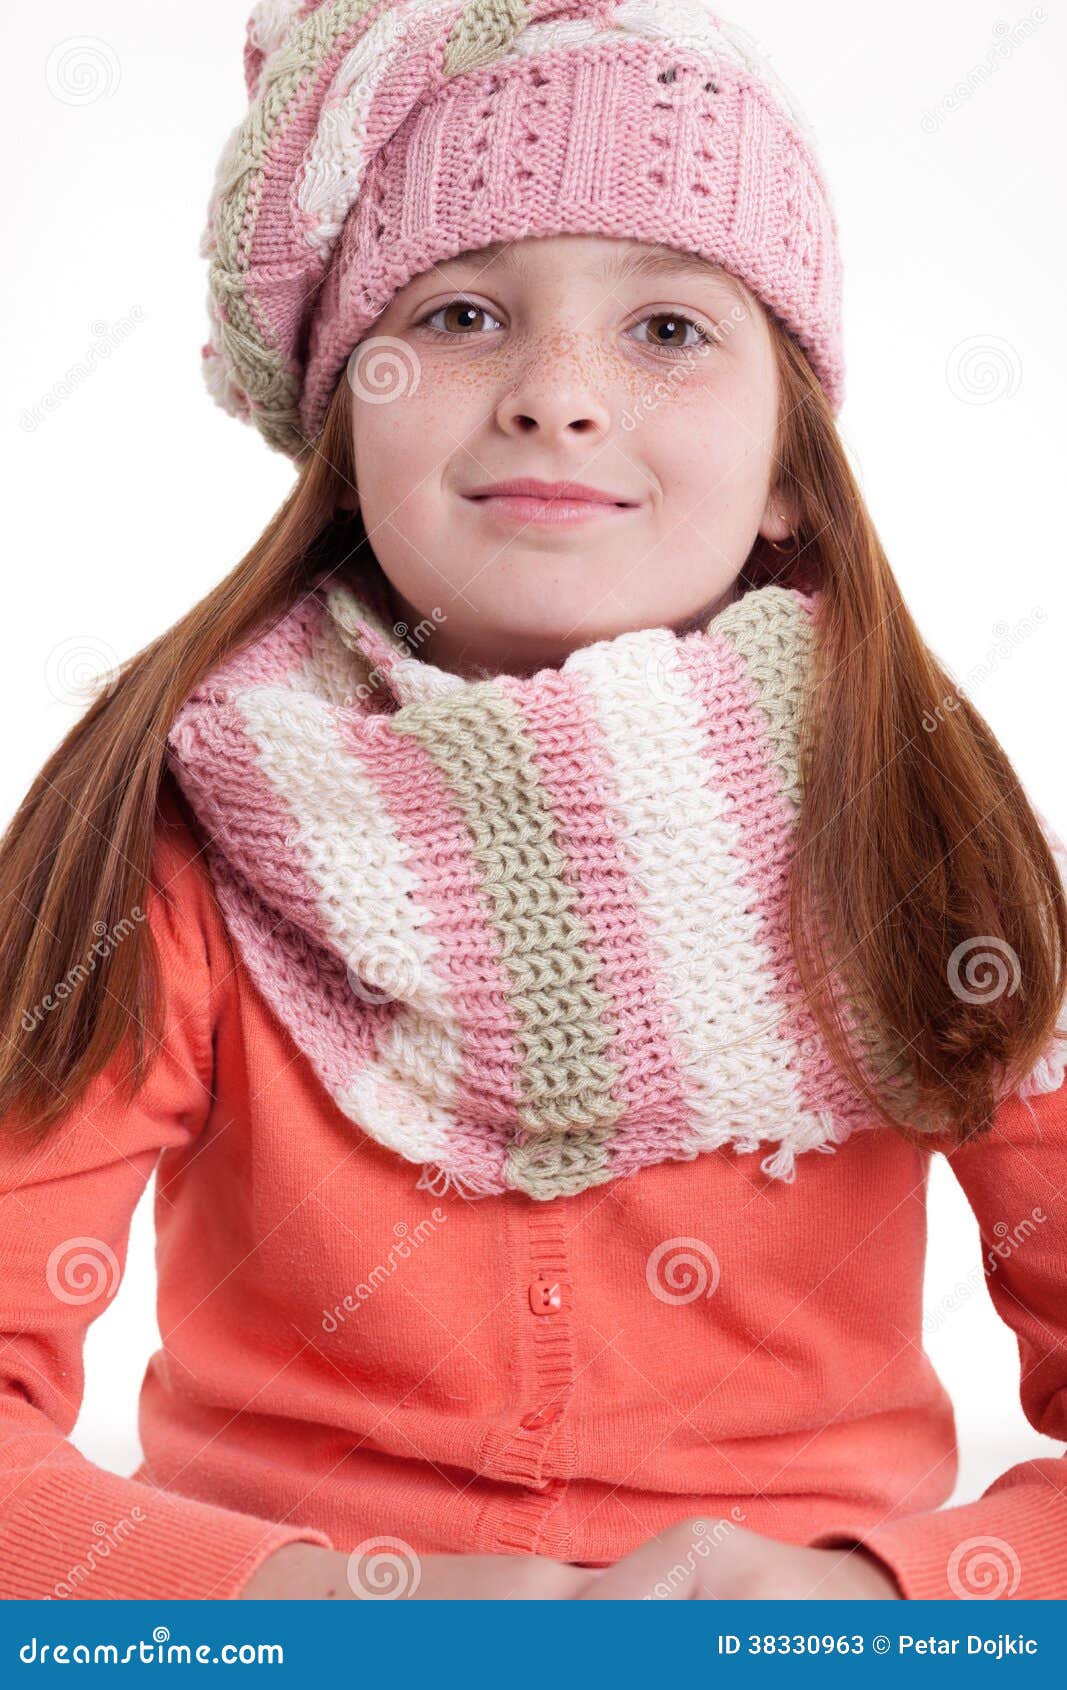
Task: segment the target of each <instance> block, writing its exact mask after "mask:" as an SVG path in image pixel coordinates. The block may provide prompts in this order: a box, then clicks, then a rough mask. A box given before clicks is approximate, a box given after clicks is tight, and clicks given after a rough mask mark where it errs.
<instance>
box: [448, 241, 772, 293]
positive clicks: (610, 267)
mask: <svg viewBox="0 0 1067 1690" xmlns="http://www.w3.org/2000/svg"><path fill="white" fill-rule="evenodd" d="M497 259H499V260H500V262H501V263H502V264H503V265H505V266H506V267H507V268H508V269H509V270H511V271H512V272H513V274H515V275H516V276H518V277H519V278H520V279H525V278H526V277H527V275H528V267H527V265H526V260H525V254H524V253H523V250H522V247H521V245H520V244H519V243H517V242H515V241H494V242H493V243H492V244H491V245H490V246H483V247H470V248H468V249H467V250H466V251H465V252H457V253H456V254H455V255H454V256H453V257H452V258H447V259H440V260H439V261H438V263H437V264H436V265H435V266H434V268H435V269H444V267H445V266H446V265H448V264H476V265H478V266H479V268H481V269H488V267H489V265H490V264H492V263H493V262H494V261H495V260H497ZM597 275H598V277H599V279H600V280H601V281H604V282H614V281H626V280H628V279H629V278H631V277H636V278H643V277H652V276H677V277H679V278H681V277H686V278H688V279H690V280H693V281H700V282H704V283H705V284H706V283H709V282H710V283H713V284H714V283H718V285H719V286H720V287H724V288H725V289H726V290H727V291H728V292H729V293H731V294H732V295H733V296H734V297H735V298H736V299H739V300H742V301H743V300H744V297H745V295H744V289H743V287H742V284H741V283H740V282H739V281H738V279H737V277H736V276H733V275H731V274H730V272H729V270H726V269H724V268H723V266H722V265H721V264H713V263H711V262H710V261H708V260H705V259H703V258H699V257H697V255H696V253H692V252H682V251H675V249H674V248H673V247H657V248H655V249H653V250H652V251H650V252H640V253H633V252H628V251H627V250H626V249H625V248H621V249H619V250H617V251H614V252H612V253H610V254H605V256H604V260H603V262H602V263H601V264H600V266H599V267H598V270H597Z"/></svg>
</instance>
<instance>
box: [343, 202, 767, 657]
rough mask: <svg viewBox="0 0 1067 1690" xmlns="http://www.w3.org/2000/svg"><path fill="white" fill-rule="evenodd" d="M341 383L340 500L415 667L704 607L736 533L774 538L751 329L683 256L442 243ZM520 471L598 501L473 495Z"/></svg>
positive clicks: (745, 303) (633, 244)
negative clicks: (350, 486)
mask: <svg viewBox="0 0 1067 1690" xmlns="http://www.w3.org/2000/svg"><path fill="white" fill-rule="evenodd" d="M348 380H349V385H350V388H351V401H350V404H351V418H352V447H353V458H354V463H355V473H356V486H357V488H358V495H357V494H355V493H353V494H352V495H351V498H350V500H349V501H348V502H349V503H350V504H354V503H355V502H356V498H357V497H358V501H359V504H360V507H361V510H362V515H363V520H364V523H365V526H366V529H367V534H368V537H369V539H370V543H371V546H372V548H373V551H374V554H375V556H376V558H377V559H378V562H379V563H380V565H381V568H382V571H383V573H384V574H385V576H386V577H387V579H388V582H389V584H390V588H391V596H392V599H393V604H394V608H395V610H396V612H397V615H398V617H401V618H403V619H404V620H405V621H407V622H408V623H409V624H411V625H414V624H417V623H418V622H420V621H421V620H422V618H423V617H425V616H427V615H429V614H430V613H431V612H432V611H435V610H436V612H437V617H436V630H437V631H436V632H435V634H434V636H433V643H432V649H431V650H429V651H428V652H427V656H428V657H429V658H430V659H431V661H433V662H435V663H437V664H439V665H440V666H441V667H442V668H446V669H451V670H454V671H455V672H457V673H466V672H470V673H473V672H474V671H475V669H476V668H478V667H483V668H488V669H490V670H492V671H500V670H507V671H511V672H515V673H521V672H531V671H532V670H534V669H535V668H538V667H542V666H548V665H554V664H557V663H558V662H560V661H562V659H563V658H564V657H565V656H566V654H567V653H568V652H569V651H572V650H574V649H575V648H577V647H579V646H582V645H586V644H588V643H589V642H590V641H592V640H597V639H605V638H611V637H613V636H615V635H616V634H619V633H623V632H627V631H630V630H633V629H638V628H645V627H656V626H671V627H674V628H677V629H682V628H683V627H686V626H688V625H689V624H690V623H691V622H693V623H695V622H696V621H698V620H699V619H700V618H701V617H703V618H704V619H705V620H706V619H707V618H708V617H710V616H711V615H713V614H714V613H715V611H716V610H717V609H719V608H721V606H722V605H723V604H725V603H727V602H729V600H730V598H731V597H732V596H733V589H734V583H735V581H736V578H737V575H738V573H739V571H740V570H741V568H742V566H743V565H744V562H745V559H746V558H747V556H748V554H749V552H750V550H751V548H752V545H753V543H754V541H755V539H756V536H757V534H760V533H762V534H764V535H765V536H766V537H767V538H768V539H772V540H780V539H784V538H785V536H786V535H787V534H788V533H789V531H790V520H791V515H792V513H790V512H788V511H787V510H785V509H783V508H781V507H780V506H779V505H778V503H777V501H775V500H772V499H771V498H770V497H769V487H770V483H771V480H772V471H773V467H774V437H775V424H776V417H777V404H778V390H777V379H776V370H775V363H774V353H773V347H772V342H771V335H770V329H769V326H768V323H767V319H766V317H765V315H764V312H763V309H762V307H761V305H760V304H759V302H758V301H757V300H756V299H755V298H754V297H753V296H752V295H751V294H750V293H749V292H748V290H747V289H746V288H744V287H743V285H742V284H741V283H740V282H739V281H737V280H735V279H734V278H733V277H731V276H729V275H728V274H727V273H726V272H725V271H723V270H721V269H719V268H718V267H716V266H713V265H710V264H706V263H704V262H703V261H701V260H698V259H696V258H693V257H690V256H688V255H687V254H685V253H680V252H675V251H673V250H671V249H668V248H664V247H662V246H656V245H648V244H645V243H643V242H637V241H622V240H614V239H607V238H601V237H599V236H586V235H559V236H552V237H551V238H540V239H533V240H522V241H513V242H510V243H507V242H498V243H496V244H495V245H493V246H488V247H483V248H481V249H480V250H478V251H475V252H471V253H465V254H463V255H462V256H461V257H459V258H453V259H450V260H448V261H447V262H443V263H440V264H437V265H435V266H434V268H433V269H432V270H428V271H426V272H425V273H424V274H423V275H420V276H417V277H415V278H414V280H412V281H410V282H409V283H408V284H407V285H406V286H405V287H404V288H402V289H401V290H400V291H399V292H398V293H397V294H396V295H395V296H394V297H393V299H392V300H391V301H390V304H389V306H388V307H387V309H386V310H385V311H384V312H383V313H382V314H381V315H380V316H379V317H378V318H377V319H376V321H375V324H374V327H373V330H372V331H371V333H370V334H368V336H366V337H365V338H364V340H363V341H361V342H360V344H359V346H358V347H357V348H356V349H355V351H354V352H353V354H352V356H351V358H350V360H349V367H348ZM520 478H523V479H529V478H532V479H535V480H538V481H540V482H547V483H559V482H580V483H582V484H584V486H585V487H586V488H587V489H588V488H593V489H595V490H596V491H597V492H599V493H602V494H606V495H608V497H609V498H610V500H611V501H613V502H611V503H601V504H592V503H585V504H583V505H582V506H580V507H579V509H578V510H577V512H575V510H574V507H573V505H572V506H570V507H568V508H566V509H564V508H563V507H562V506H561V504H560V503H559V502H556V503H555V504H552V503H547V504H546V502H545V501H544V499H543V498H542V500H541V501H537V500H536V499H535V500H533V501H531V500H530V499H529V498H527V499H526V500H525V501H523V500H521V499H518V498H514V497H513V498H511V499H508V498H506V497H505V496H503V495H501V496H498V497H496V498H486V497H484V496H483V495H484V491H485V489H487V488H489V487H491V486H493V485H494V484H496V483H500V482H508V481H513V480H516V479H520ZM614 501H617V503H616V502H614ZM553 511H554V512H555V514H556V517H557V520H555V521H552V520H548V518H549V517H550V516H551V515H552V513H553ZM560 516H567V518H568V519H567V520H562V521H561V520H558V518H559V517H560Z"/></svg>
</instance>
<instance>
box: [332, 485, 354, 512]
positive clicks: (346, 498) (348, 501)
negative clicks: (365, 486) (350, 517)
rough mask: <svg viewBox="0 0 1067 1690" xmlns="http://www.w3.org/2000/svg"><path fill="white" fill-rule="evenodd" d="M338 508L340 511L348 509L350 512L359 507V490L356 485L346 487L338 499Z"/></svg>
mask: <svg viewBox="0 0 1067 1690" xmlns="http://www.w3.org/2000/svg"><path fill="white" fill-rule="evenodd" d="M337 509H338V510H339V511H348V512H349V514H351V513H352V512H353V511H356V510H358V509H359V492H358V490H357V489H356V488H355V487H346V488H345V490H344V492H343V493H342V494H341V497H340V498H339V499H338V501H337Z"/></svg>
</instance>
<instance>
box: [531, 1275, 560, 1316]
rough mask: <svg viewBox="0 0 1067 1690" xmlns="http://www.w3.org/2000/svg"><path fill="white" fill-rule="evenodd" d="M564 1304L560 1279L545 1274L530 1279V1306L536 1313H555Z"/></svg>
mask: <svg viewBox="0 0 1067 1690" xmlns="http://www.w3.org/2000/svg"><path fill="white" fill-rule="evenodd" d="M562 1306H563V1291H562V1289H561V1287H560V1283H559V1280H558V1279H546V1278H545V1277H544V1276H543V1275H542V1276H541V1277H540V1278H538V1279H532V1280H531V1281H530V1307H531V1308H532V1309H533V1312H534V1314H555V1313H556V1311H557V1309H560V1308H562Z"/></svg>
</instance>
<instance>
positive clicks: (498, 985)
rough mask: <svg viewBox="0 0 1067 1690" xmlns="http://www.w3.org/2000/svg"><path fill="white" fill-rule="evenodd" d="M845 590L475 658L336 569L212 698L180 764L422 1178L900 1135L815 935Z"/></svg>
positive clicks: (297, 1005) (226, 671)
mask: <svg viewBox="0 0 1067 1690" xmlns="http://www.w3.org/2000/svg"><path fill="white" fill-rule="evenodd" d="M819 600H820V593H819V590H818V589H815V590H813V591H811V592H803V591H801V590H799V589H795V588H783V587H777V586H767V587H762V588H759V589H754V590H750V591H748V592H746V593H745V594H744V596H742V597H741V598H740V599H738V600H736V601H734V602H733V603H731V604H728V605H727V606H726V607H725V608H724V609H722V610H720V611H719V613H718V614H717V615H716V616H715V617H714V618H713V619H712V620H711V621H710V622H709V623H708V624H707V625H706V627H705V628H697V629H696V630H694V631H692V632H688V633H682V634H679V633H677V632H675V631H674V630H672V629H669V628H649V629H642V630H639V631H636V632H626V633H622V634H619V635H616V636H615V637H613V638H609V639H602V640H598V641H595V642H593V643H592V644H589V645H587V646H584V647H582V648H580V649H578V650H575V651H573V652H571V653H570V654H569V655H568V656H567V657H566V658H565V659H564V660H563V662H562V663H561V665H560V666H559V667H558V668H545V669H541V670H539V671H537V672H536V673H534V674H532V675H509V674H499V675H486V676H485V678H482V679H471V678H469V677H467V676H460V675H457V674H455V673H454V672H452V671H448V670H444V669H441V668H439V667H437V666H436V665H435V664H434V663H433V662H432V661H431V659H430V651H429V649H427V650H420V649H419V647H420V646H421V645H425V646H426V647H427V648H432V632H430V630H432V627H433V622H432V619H427V620H426V623H425V626H423V625H420V631H417V633H418V640H417V643H416V644H415V646H414V649H413V637H412V635H411V633H410V631H407V637H406V638H398V636H397V634H396V633H395V631H394V630H393V628H392V627H391V625H390V622H389V620H388V612H387V607H386V604H385V600H384V599H383V598H382V596H381V593H380V590H379V589H378V588H377V587H376V586H375V584H374V582H373V581H372V580H371V579H370V578H367V580H366V581H364V580H363V579H346V578H344V577H342V576H340V575H339V574H338V573H337V572H333V573H331V574H320V575H319V576H317V577H316V578H315V580H314V583H313V587H312V590H311V591H310V593H309V594H308V595H307V596H306V597H305V598H303V599H302V600H301V601H300V602H299V603H297V604H296V605H295V606H294V607H293V608H292V609H291V610H290V611H289V612H288V613H286V614H285V615H284V616H283V617H282V618H280V619H279V620H278V621H277V622H276V624H275V625H274V626H273V627H270V628H268V629H267V630H265V631H264V632H263V633H261V634H260V635H259V636H257V638H256V639H254V640H253V642H252V643H251V644H250V645H248V646H246V648H245V649H244V650H243V651H242V652H240V653H238V654H237V655H235V656H234V657H233V658H231V659H230V660H229V661H228V662H226V663H225V664H223V665H222V666H220V668H219V669H218V670H217V671H216V673H215V674H213V675H211V676H210V677H208V678H207V679H206V680H205V681H204V683H203V684H202V685H201V686H199V687H198V688H197V689H195V691H194V692H193V693H192V694H191V695H190V697H189V698H188V699H187V700H186V701H185V702H184V704H183V705H182V708H181V710H180V711H179V713H178V715H177V716H176V718H175V721H174V724H173V726H172V729H171V732H170V735H169V738H168V746H167V759H168V764H169V766H170V768H171V769H172V771H173V773H174V775H175V777H176V779H177V780H178V782H179V784H180V786H181V788H182V789H183V791H184V793H185V795H186V797H187V799H188V800H189V803H190V805H191V806H192V808H193V811H194V813H195V815H196V818H197V821H198V823H199V824H200V827H201V831H202V835H203V842H204V848H205V852H206V856H207V862H208V866H209V870H210V873H211V877H212V880H213V883H214V888H215V891H216V893H217V897H218V901H219V905H220V909H221V911H222V914H223V917H224V919H225V921H226V923H227V926H228V928H229V930H230V932H231V934H232V935H233V938H234V941H235V943H236V945H237V947H238V948H239V950H240V952H241V954H242V956H243V958H244V960H245V962H246V964H247V967H248V970H249V972H250V974H251V975H252V977H253V979H254V981H255V982H256V984H257V986H258V988H259V989H260V991H261V993H262V994H263V996H264V997H265V998H266V1000H267V1001H268V1002H269V1004H270V1005H271V1006H272V1008H273V1009H274V1011H275V1013H276V1015H277V1016H278V1018H279V1019H280V1020H281V1022H282V1023H283V1024H284V1025H285V1026H286V1027H287V1028H288V1029H289V1031H290V1033H291V1035H292V1038H293V1040H294V1041H295V1043H296V1044H297V1046H298V1047H299V1048H300V1049H301V1050H302V1051H304V1052H305V1053H306V1055H307V1056H308V1058H309V1059H310V1062H311V1064H312V1066H313V1068H314V1070H315V1072H316V1073H317V1075H318V1076H319V1078H320V1079H321V1081H322V1083H323V1085H324V1086H325V1087H326V1089H327V1091H328V1092H329V1093H330V1095H331V1096H332V1097H333V1099H334V1100H335V1102H336V1103H337V1105H338V1107H339V1109H340V1110H341V1111H342V1113H343V1114H344V1115H345V1116H346V1117H347V1118H348V1119H349V1120H350V1121H351V1122H352V1123H353V1124H354V1126H355V1127H357V1128H358V1129H360V1130H361V1131H362V1132H364V1133H366V1134H367V1135H368V1136H369V1137H371V1138H373V1139H375V1140H377V1141H378V1142H379V1143H380V1144H382V1145H383V1146H386V1147H387V1148H388V1149H389V1150H390V1151H393V1152H395V1153H397V1154H398V1155H400V1156H403V1157H405V1158H406V1159H407V1160H408V1161H410V1162H412V1163H415V1164H420V1165H421V1173H420V1176H419V1178H418V1180H417V1182H416V1183H417V1184H418V1186H419V1187H421V1188H426V1189H430V1190H432V1191H434V1192H435V1193H436V1194H438V1195H444V1194H445V1192H447V1191H449V1190H453V1191H455V1192H457V1193H458V1194H459V1195H461V1196H464V1197H482V1196H487V1195H491V1194H493V1193H500V1192H505V1191H518V1192H523V1193H525V1194H526V1195H527V1196H528V1197H530V1198H533V1199H539V1200H546V1199H551V1198H554V1197H557V1196H567V1195H572V1194H574V1193H577V1192H581V1191H584V1190H585V1189H587V1188H588V1187H590V1186H594V1185H598V1184H602V1183H603V1182H605V1181H607V1180H611V1179H616V1178H621V1177H627V1176H632V1175H634V1174H636V1173H637V1172H638V1171H639V1170H640V1169H641V1168H643V1167H645V1166H648V1165H649V1164H651V1163H656V1162H660V1161H663V1160H667V1159H672V1160H684V1159H691V1158H693V1157H695V1156H697V1155H699V1154H701V1153H702V1152H715V1151H718V1150H721V1149H724V1148H725V1149H728V1150H731V1151H732V1152H734V1153H738V1154H740V1153H746V1152H753V1151H757V1150H759V1149H760V1148H763V1147H766V1148H767V1151H768V1153H767V1154H766V1155H765V1156H764V1157H763V1158H762V1160H761V1163H760V1166H761V1169H762V1171H763V1172H764V1174H766V1175H767V1176H769V1177H770V1178H773V1179H779V1180H784V1181H787V1182H791V1181H793V1180H794V1179H795V1178H796V1161H797V1158H798V1156H800V1155H801V1154H802V1153H803V1152H805V1151H808V1150H816V1151H822V1152H831V1151H833V1150H834V1148H835V1146H836V1145H838V1144H840V1143H842V1142H843V1141H844V1140H845V1139H846V1138H848V1137H849V1135H850V1134H851V1133H853V1132H855V1131H857V1130H862V1129H864V1128H866V1127H869V1126H871V1125H872V1124H873V1123H872V1119H871V1112H870V1110H869V1107H868V1106H867V1105H866V1103H865V1101H864V1100H863V1098H862V1096H861V1095H860V1094H859V1093H857V1092H856V1091H855V1090H854V1089H853V1087H852V1086H851V1085H850V1084H849V1083H848V1082H847V1081H846V1080H845V1079H844V1078H843V1076H842V1074H841V1073H840V1072H839V1070H838V1069H837V1067H835V1065H834V1064H833V1063H832V1062H831V1061H830V1058H829V1056H828V1053H827V1051H826V1049H825V1047H824V1045H823V1042H822V1040H821V1038H820V1037H819V1035H818V1034H817V1032H816V1027H815V1024H814V1021H813V1019H812V1017H811V1014H810V1011H809V1010H808V1008H807V1005H806V1003H805V1002H804V1000H803V998H802V996H801V994H800V991H799V985H798V981H797V977H796V970H795V964H794V963H793V960H792V955H791V951H790V946H789V941H788V931H787V892H788V875H789V868H790V863H791V860H792V854H793V844H794V836H795V824H796V818H797V815H798V812H799V806H800V803H801V792H800V785H799V773H798V732H799V723H800V710H801V701H802V699H803V696H804V692H805V688H806V685H807V683H808V678H809V673H810V666H811V656H812V642H813V639H814V637H815V626H816V618H817V615H818V605H819ZM850 1031H851V1032H852V1033H853V1034H854V1037H855V1049H856V1052H857V1055H858V1057H859V1059H860V1061H861V1064H862V1065H863V1067H864V1071H865V1072H867V1073H870V1074H872V1075H875V1076H877V1077H878V1078H879V1079H880V1080H881V1081H882V1083H884V1084H885V1086H886V1087H887V1088H892V1087H893V1086H895V1085H899V1084H901V1083H903V1079H902V1076H903V1074H904V1069H903V1066H902V1065H900V1064H899V1063H898V1066H897V1068H894V1063H895V1062H897V1058H898V1056H899V1053H895V1052H894V1051H893V1050H892V1049H891V1048H890V1047H887V1046H886V1045H885V1043H884V1041H882V1042H880V1041H879V1039H878V1037H877V1036H876V1035H875V1034H874V1033H873V1032H872V1031H870V1030H869V1029H865V1028H864V1027H863V1024H862V1020H861V1018H859V1017H856V1018H854V1019H853V1020H852V1022H851V1026H850ZM1062 1075H1063V1064H1062V1054H1061V1056H1060V1059H1059V1067H1058V1072H1057V1073H1054V1072H1053V1071H1052V1068H1051V1067H1050V1066H1049V1065H1047V1064H1046V1065H1045V1066H1044V1068H1043V1069H1042V1071H1040V1072H1036V1073H1035V1075H1034V1076H1033V1081H1032V1089H1035V1090H1046V1089H1050V1088H1051V1087H1052V1086H1053V1085H1054V1084H1057V1083H1059V1080H1060V1079H1062Z"/></svg>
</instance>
